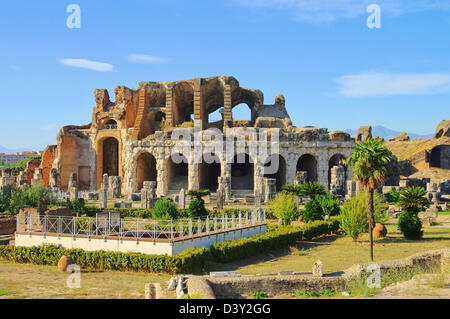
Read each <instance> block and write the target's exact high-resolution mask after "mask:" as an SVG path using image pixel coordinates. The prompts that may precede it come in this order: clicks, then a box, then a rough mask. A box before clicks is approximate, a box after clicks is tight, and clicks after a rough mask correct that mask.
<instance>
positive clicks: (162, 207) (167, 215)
mask: <svg viewBox="0 0 450 319" xmlns="http://www.w3.org/2000/svg"><path fill="white" fill-rule="evenodd" d="M152 218H153V219H176V218H178V210H177V208H176V206H175V204H174V203H173V202H171V201H170V200H168V199H165V198H161V199H158V200H157V201H156V203H155V206H154V207H153V211H152Z"/></svg>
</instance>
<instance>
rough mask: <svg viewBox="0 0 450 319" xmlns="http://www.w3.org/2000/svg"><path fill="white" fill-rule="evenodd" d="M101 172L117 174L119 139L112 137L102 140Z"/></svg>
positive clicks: (111, 174)
mask: <svg viewBox="0 0 450 319" xmlns="http://www.w3.org/2000/svg"><path fill="white" fill-rule="evenodd" d="M102 148H103V162H102V163H103V171H102V173H103V174H108V176H118V175H119V141H118V140H117V139H116V138H114V137H108V138H105V139H104V140H103V143H102Z"/></svg>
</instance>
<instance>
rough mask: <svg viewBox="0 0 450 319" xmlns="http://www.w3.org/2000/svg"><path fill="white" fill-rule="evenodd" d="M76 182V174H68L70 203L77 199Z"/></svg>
mask: <svg viewBox="0 0 450 319" xmlns="http://www.w3.org/2000/svg"><path fill="white" fill-rule="evenodd" d="M77 181H78V175H77V174H76V173H72V174H70V178H69V185H68V190H69V199H70V201H74V200H76V199H78V183H77Z"/></svg>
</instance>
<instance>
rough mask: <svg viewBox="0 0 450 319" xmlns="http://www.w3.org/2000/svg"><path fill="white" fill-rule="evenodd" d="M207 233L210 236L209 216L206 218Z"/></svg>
mask: <svg viewBox="0 0 450 319" xmlns="http://www.w3.org/2000/svg"><path fill="white" fill-rule="evenodd" d="M206 233H207V234H208V235H209V216H207V217H206Z"/></svg>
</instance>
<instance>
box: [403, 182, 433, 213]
mask: <svg viewBox="0 0 450 319" xmlns="http://www.w3.org/2000/svg"><path fill="white" fill-rule="evenodd" d="M426 194H427V191H426V190H425V189H424V188H422V187H407V188H405V189H402V190H401V191H400V197H399V199H398V201H397V206H399V207H401V208H404V209H405V210H406V211H408V212H411V213H415V214H418V213H419V211H420V210H421V209H422V208H427V207H429V206H430V203H429V202H428V199H426V198H425V197H424V196H425V195H426Z"/></svg>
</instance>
